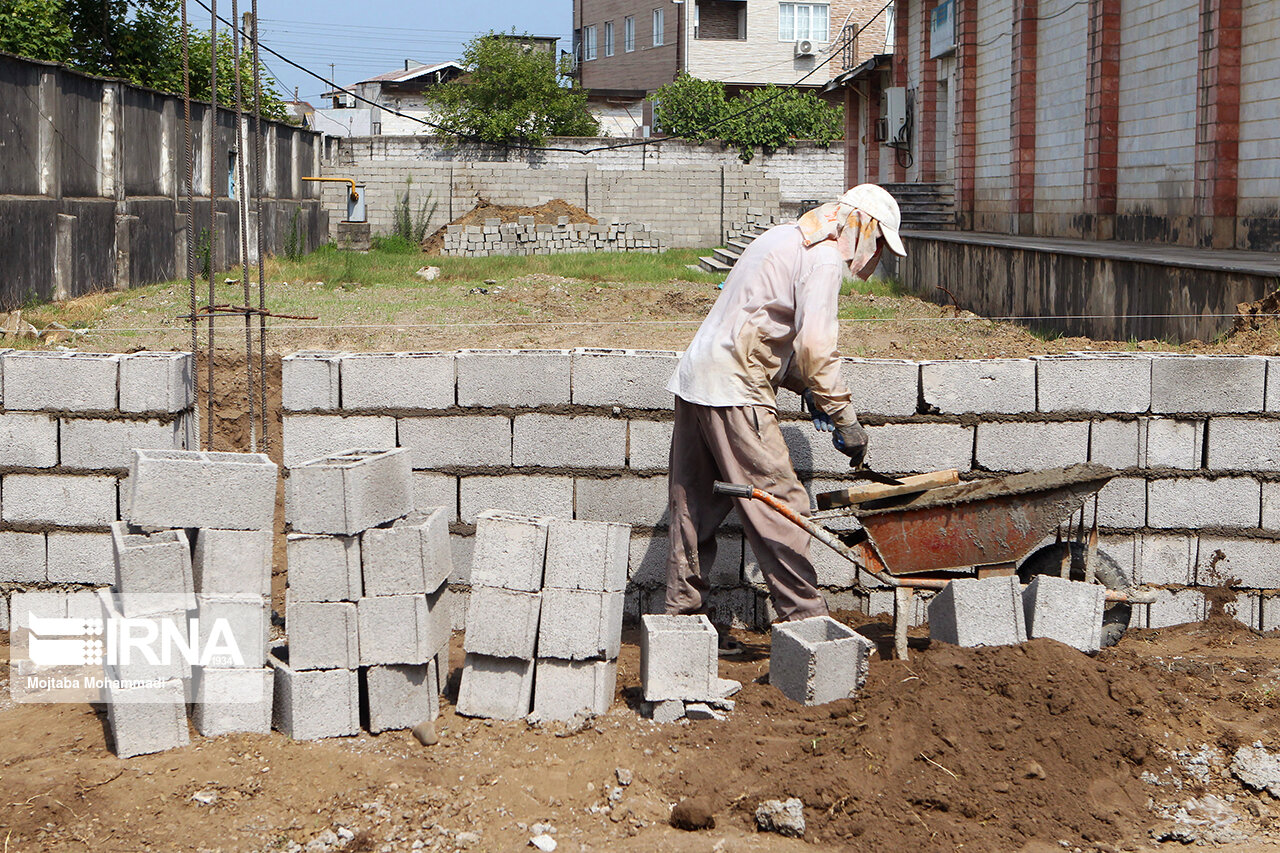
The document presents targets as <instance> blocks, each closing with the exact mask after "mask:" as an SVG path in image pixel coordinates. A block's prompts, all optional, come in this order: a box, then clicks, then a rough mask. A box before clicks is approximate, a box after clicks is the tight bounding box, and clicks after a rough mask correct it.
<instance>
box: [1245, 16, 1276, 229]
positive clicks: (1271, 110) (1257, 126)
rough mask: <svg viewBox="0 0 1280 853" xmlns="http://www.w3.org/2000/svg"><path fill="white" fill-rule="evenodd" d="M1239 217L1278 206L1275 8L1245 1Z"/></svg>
mask: <svg viewBox="0 0 1280 853" xmlns="http://www.w3.org/2000/svg"><path fill="white" fill-rule="evenodd" d="M1241 47H1242V52H1241V60H1240V63H1241V66H1242V68H1241V81H1240V174H1239V180H1240V184H1239V198H1240V208H1239V214H1240V215H1241V216H1249V215H1253V214H1267V215H1271V216H1275V215H1276V212H1277V206H1280V3H1276V2H1275V0H1245V4H1244V43H1243V44H1242V45H1241Z"/></svg>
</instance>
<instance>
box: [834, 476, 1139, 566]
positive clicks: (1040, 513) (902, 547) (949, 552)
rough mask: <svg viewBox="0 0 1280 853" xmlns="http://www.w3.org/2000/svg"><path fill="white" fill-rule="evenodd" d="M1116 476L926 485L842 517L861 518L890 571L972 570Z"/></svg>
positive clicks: (1050, 525) (1029, 540) (1006, 558)
mask: <svg viewBox="0 0 1280 853" xmlns="http://www.w3.org/2000/svg"><path fill="white" fill-rule="evenodd" d="M1114 476H1115V471H1114V470H1112V469H1111V468H1108V467H1106V466H1105V465H1089V464H1084V465H1071V466H1069V467H1066V468H1049V469H1046V470H1043V471H1031V472H1028V473H1025V474H1010V475H1007V476H1004V477H993V478H987V479H981V480H971V481H969V482H966V483H961V484H959V485H955V486H944V487H942V488H938V489H930V490H929V491H927V492H922V493H920V494H917V495H912V496H909V497H906V498H903V499H901V500H894V501H892V504H893V505H891V506H884V505H879V506H873V505H861V506H856V507H850V508H848V509H846V510H842V511H841V513H840V514H841V515H847V516H853V517H855V518H857V519H858V520H859V522H861V524H862V526H863V528H864V529H865V531H866V533H867V537H868V538H869V539H870V541H871V544H872V545H873V546H874V547H875V550H876V552H878V554H879V556H880V559H881V560H882V561H883V562H884V565H885V568H886V569H887V570H888V571H889V573H890V574H894V575H907V574H915V573H919V572H933V571H939V570H955V571H964V572H971V571H973V570H975V569H976V568H979V567H982V566H992V565H1000V564H1007V563H1013V562H1016V561H1018V560H1021V559H1022V558H1023V557H1025V556H1027V554H1029V553H1030V552H1031V550H1032V549H1033V548H1035V547H1036V546H1037V545H1039V544H1040V543H1041V542H1042V541H1043V540H1044V539H1045V537H1047V536H1048V535H1049V534H1050V533H1052V532H1053V531H1054V530H1055V529H1056V528H1057V526H1058V525H1059V524H1061V522H1062V521H1063V520H1064V519H1067V518H1069V517H1070V516H1071V514H1072V513H1074V512H1075V511H1076V510H1077V509H1079V508H1080V506H1081V504H1082V503H1083V502H1084V500H1085V499H1086V498H1087V497H1088V496H1090V495H1092V494H1094V493H1096V492H1097V491H1098V490H1099V489H1101V488H1102V487H1103V486H1104V485H1106V484H1107V481H1109V480H1110V479H1111V478H1112V477H1114ZM881 503H882V504H883V503H884V502H881ZM823 515H824V516H825V515H828V514H826V513H824V514H823Z"/></svg>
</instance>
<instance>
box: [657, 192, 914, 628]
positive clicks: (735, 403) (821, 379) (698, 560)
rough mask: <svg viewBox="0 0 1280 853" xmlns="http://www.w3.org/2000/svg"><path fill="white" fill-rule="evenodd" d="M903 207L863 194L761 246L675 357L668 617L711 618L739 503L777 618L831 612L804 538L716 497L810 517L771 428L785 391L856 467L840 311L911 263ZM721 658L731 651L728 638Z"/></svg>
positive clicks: (777, 232)
mask: <svg viewBox="0 0 1280 853" xmlns="http://www.w3.org/2000/svg"><path fill="white" fill-rule="evenodd" d="M900 223H901V215H900V213H899V211H898V203H897V202H896V201H895V200H894V198H893V196H891V195H890V194H889V193H888V192H886V191H885V190H884V189H883V188H882V187H879V186H877V185H875V184H862V185H860V186H857V187H854V188H853V189H851V190H849V191H848V192H846V193H845V194H844V195H843V196H841V197H840V200H839V201H838V202H835V203H832V204H824V205H822V206H821V207H818V208H816V209H814V210H811V211H809V212H808V213H806V214H804V215H803V216H801V217H800V218H799V219H798V220H796V221H795V222H789V223H786V224H784V225H778V226H775V227H773V228H770V229H769V230H768V231H766V232H765V233H764V234H762V235H760V236H759V237H758V238H756V239H755V241H753V242H752V243H751V245H749V246H748V247H747V249H746V250H745V251H744V252H743V253H742V257H741V258H739V259H738V261H737V262H736V263H735V264H734V266H733V270H732V271H731V272H730V273H729V277H728V278H727V279H725V282H724V287H723V290H722V292H721V294H720V297H719V298H718V299H717V300H716V304H715V305H714V306H713V307H712V308H711V313H709V314H708V315H707V318H706V319H705V320H704V321H703V322H702V325H701V327H699V329H698V333H697V334H696V335H695V336H694V339H693V342H692V343H690V344H689V348H688V349H687V350H686V351H685V353H684V355H683V356H682V357H681V358H680V362H679V364H678V366H677V367H676V371H675V374H674V375H673V376H672V377H671V381H670V382H669V383H668V385H667V388H668V390H670V391H672V392H673V393H674V394H675V395H676V401H675V429H674V432H673V434H672V437H671V457H670V473H669V492H670V509H671V550H670V553H669V555H668V559H667V591H666V612H667V613H669V614H684V613H702V612H707V611H708V607H707V601H706V596H707V591H708V583H707V579H708V574H709V572H710V570H711V566H712V563H713V562H714V560H715V555H716V535H715V534H716V529H717V528H718V527H719V526H720V523H721V522H722V521H724V519H725V516H727V515H728V514H729V511H730V510H731V509H733V508H734V501H735V500H736V501H737V504H736V506H737V509H738V514H739V515H740V516H741V518H742V521H743V526H744V528H745V530H746V535H747V542H748V543H749V544H750V545H751V550H752V552H753V553H754V554H755V557H756V560H757V561H758V562H759V564H760V569H761V571H762V573H763V575H764V579H765V582H766V583H767V584H768V586H769V593H770V595H771V597H772V599H773V605H774V609H775V610H776V611H777V614H778V616H779V617H780V618H782V619H803V618H806V617H809V616H820V615H823V614H825V613H826V612H827V605H826V601H825V600H824V599H823V597H822V593H821V592H820V591H819V590H818V587H817V575H816V573H815V572H814V569H813V564H812V563H811V562H810V561H809V534H808V533H806V532H805V531H804V530H802V529H801V528H799V527H797V526H795V525H793V524H791V523H790V522H788V521H787V520H786V519H784V518H783V517H782V516H780V515H778V514H777V513H775V512H774V511H773V510H771V509H769V508H768V507H766V506H765V505H763V504H761V503H760V502H758V501H752V500H747V499H735V498H730V497H726V496H724V495H717V494H715V493H713V492H712V484H713V483H714V481H716V480H724V481H727V482H734V483H750V484H751V485H754V486H757V487H758V488H761V489H764V490H765V491H768V492H772V493H773V494H774V495H777V496H778V497H779V498H780V499H782V500H783V501H785V502H786V503H787V505H789V506H790V507H791V508H792V509H794V510H795V511H796V512H799V513H802V514H804V515H808V514H809V497H808V495H807V494H806V493H805V490H804V487H803V486H802V485H801V484H800V480H799V478H798V477H797V476H796V473H795V469H794V468H793V467H792V465H791V458H790V455H789V454H788V453H787V447H786V445H785V444H784V443H783V440H782V432H781V430H780V429H779V427H778V413H777V402H776V399H775V395H776V392H777V389H778V388H779V387H783V388H787V389H789V390H791V391H794V392H795V393H797V394H800V395H801V396H802V398H803V400H804V404H805V407H806V409H807V411H808V412H809V413H810V415H811V416H812V418H813V423H814V426H815V427H817V428H818V429H820V430H828V431H830V432H831V433H832V443H833V444H834V445H835V447H836V449H837V450H839V451H840V452H842V453H844V454H845V455H847V456H848V457H849V458H850V459H851V460H852V464H853V465H855V466H857V465H861V463H862V460H863V457H864V455H865V453H866V449H867V433H866V431H865V430H864V429H863V428H862V426H861V425H860V424H859V423H858V416H857V414H856V413H855V412H854V410H853V404H852V403H851V402H850V396H849V390H848V388H846V387H845V384H844V380H843V379H842V378H841V376H840V355H839V353H838V351H837V349H836V338H837V332H838V330H839V328H838V324H837V319H836V309H837V303H838V298H839V295H840V284H841V280H842V279H843V277H844V273H845V272H846V271H849V272H852V273H853V274H854V275H855V276H857V277H859V278H863V279H866V278H869V277H870V276H871V275H872V273H873V272H874V271H875V269H876V266H877V265H878V263H879V261H880V254H881V252H882V251H883V250H884V247H886V246H888V247H889V249H890V251H892V252H894V253H895V254H898V255H903V256H905V255H906V250H905V249H904V248H903V245H902V238H901V237H900V236H899V234H898V227H899V225H900ZM722 638H724V639H723V642H722V649H723V647H724V646H725V645H726V644H728V643H731V642H732V641H731V640H729V638H728V637H727V634H722Z"/></svg>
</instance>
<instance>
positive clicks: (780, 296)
mask: <svg viewBox="0 0 1280 853" xmlns="http://www.w3.org/2000/svg"><path fill="white" fill-rule="evenodd" d="M845 269H847V265H846V264H845V262H844V261H843V260H842V259H841V257H840V252H839V250H838V249H837V248H836V244H835V241H834V240H824V241H823V242H821V243H816V244H814V245H813V246H809V247H806V246H805V245H804V240H803V238H802V237H801V235H800V229H799V228H798V227H797V226H796V225H795V223H790V224H786V225H778V226H775V227H773V228H770V229H769V230H768V231H766V232H765V233H764V234H762V235H760V236H759V237H758V238H756V240H755V241H754V242H752V243H751V245H750V246H748V247H747V249H746V251H744V252H743V253H742V257H741V258H739V259H738V261H737V263H735V264H734V265H733V269H732V270H731V271H730V273H729V277H728V278H727V279H726V280H725V283H724V289H723V290H722V291H721V293H720V298H719V299H717V300H716V304H715V305H714V306H712V308H711V313H710V314H708V315H707V318H706V319H705V320H703V321H702V326H701V327H700V328H699V329H698V333H697V335H695V336H694V338H693V342H692V343H690V344H689V348H688V349H687V350H686V351H685V353H684V355H683V356H682V357H681V358H680V363H679V364H678V365H677V367H676V371H675V374H674V375H673V376H672V377H671V381H670V382H669V383H667V389H668V390H669V391H671V392H672V393H674V394H675V395H676V396H678V397H680V398H681V399H683V400H687V401H688V402H690V403H699V404H701V405H704V406H769V407H770V408H777V400H776V389H777V388H778V387H779V386H781V387H785V388H789V389H790V390H792V391H796V392H797V393H798V392H800V391H802V390H804V389H805V388H808V389H810V390H812V391H813V396H814V399H815V400H816V401H817V403H818V405H819V406H820V407H821V408H822V410H823V411H824V412H826V413H827V414H829V415H831V417H832V418H833V419H834V420H835V422H836V423H837V424H838V425H844V424H848V423H853V422H856V420H857V416H856V414H855V413H854V411H853V407H852V405H851V404H850V401H849V389H848V388H846V387H845V384H844V380H843V379H842V378H841V377H840V355H839V353H838V351H837V349H836V336H837V333H838V331H839V324H838V323H837V321H836V308H837V304H838V301H839V296H840V282H841V279H842V278H843V275H844V271H845Z"/></svg>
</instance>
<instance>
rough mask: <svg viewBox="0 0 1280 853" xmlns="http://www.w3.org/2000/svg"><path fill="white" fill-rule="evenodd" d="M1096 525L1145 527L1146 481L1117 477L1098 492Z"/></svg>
mask: <svg viewBox="0 0 1280 853" xmlns="http://www.w3.org/2000/svg"><path fill="white" fill-rule="evenodd" d="M1098 524H1099V525H1101V526H1102V527H1145V526H1146V524H1147V481H1146V480H1141V479H1138V478H1137V477H1117V478H1115V479H1114V480H1112V481H1111V482H1109V483H1107V484H1106V485H1105V486H1103V487H1102V489H1101V490H1100V491H1099V492H1098Z"/></svg>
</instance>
